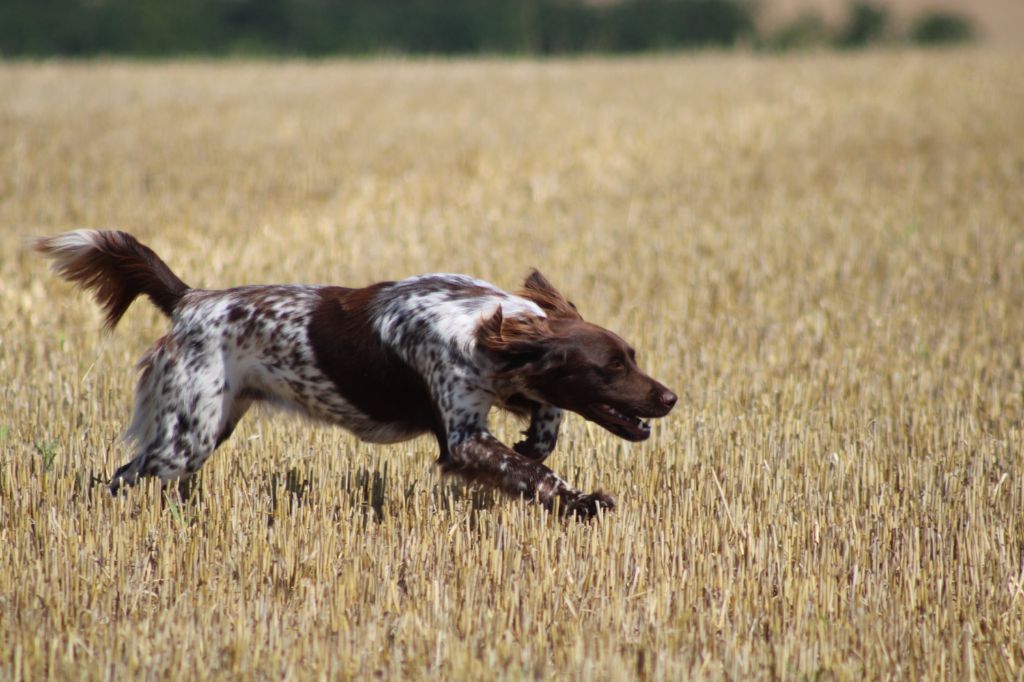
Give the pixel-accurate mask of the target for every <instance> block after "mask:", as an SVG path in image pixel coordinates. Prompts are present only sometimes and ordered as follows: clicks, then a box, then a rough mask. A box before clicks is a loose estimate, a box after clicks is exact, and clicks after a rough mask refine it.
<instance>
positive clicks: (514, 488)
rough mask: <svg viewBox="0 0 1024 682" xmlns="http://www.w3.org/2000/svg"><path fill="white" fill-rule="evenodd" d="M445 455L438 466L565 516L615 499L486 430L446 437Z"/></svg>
mask: <svg viewBox="0 0 1024 682" xmlns="http://www.w3.org/2000/svg"><path fill="white" fill-rule="evenodd" d="M448 451H449V459H447V460H446V461H445V462H444V463H443V464H442V468H443V469H444V471H445V472H447V473H452V474H456V475H458V476H460V477H462V478H464V479H466V480H468V481H474V482H478V483H483V484H486V485H490V486H493V487H495V488H498V489H499V490H502V491H504V492H506V493H508V494H509V495H512V496H521V497H526V498H529V499H533V498H536V499H538V500H539V501H540V503H541V504H543V505H544V506H545V507H546V508H548V509H552V508H554V507H555V506H556V503H557V506H558V508H559V510H560V511H561V512H562V513H563V514H565V515H567V516H576V517H580V518H590V517H592V516H594V515H595V514H597V510H598V509H612V508H614V507H615V499H614V498H612V497H611V496H609V495H605V494H604V493H601V492H594V493H584V492H582V491H580V490H576V489H575V488H573V487H572V486H570V485H569V484H568V483H566V482H565V481H564V480H562V479H561V478H560V477H559V476H558V475H556V474H555V472H553V471H551V469H549V468H547V467H546V466H544V465H543V464H541V463H540V462H538V461H535V460H533V459H530V458H528V457H525V456H523V455H521V454H519V453H518V452H516V451H515V450H512V449H511V448H509V447H508V446H506V445H505V444H504V443H502V442H501V441H499V440H498V439H497V438H495V437H494V436H493V435H491V433H490V432H488V431H486V430H481V431H477V432H474V433H471V434H465V435H458V434H457V435H456V436H455V437H454V438H449V442H448Z"/></svg>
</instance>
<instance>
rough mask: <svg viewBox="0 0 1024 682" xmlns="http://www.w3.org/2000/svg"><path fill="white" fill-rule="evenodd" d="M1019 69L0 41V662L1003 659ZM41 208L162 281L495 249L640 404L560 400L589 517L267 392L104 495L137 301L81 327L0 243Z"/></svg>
mask: <svg viewBox="0 0 1024 682" xmlns="http://www.w3.org/2000/svg"><path fill="white" fill-rule="evenodd" d="M1022 73H1024V56H1022V55H1020V54H1017V53H1008V52H1002V53H1000V52H993V51H966V52H886V53H872V54H859V55H840V56H836V55H825V54H817V55H804V56H794V57H784V58H764V57H756V56H751V55H735V56H731V55H717V54H706V55H695V56H687V57H663V58H651V59H636V60H628V61H600V60H580V61H565V62H545V63H538V62H533V61H512V62H503V61H473V62H447V61H437V62H404V61H366V62H341V63H339V62H310V63H306V62H290V63H282V64H277V63H231V62H226V63H204V62H177V63H175V62H172V63H163V64H145V63H104V62H94V63H88V64H76V63H70V64H67V63H59V62H57V63H39V64H32V63H23V64H7V65H3V66H0V91H2V92H3V93H4V94H3V97H2V98H0V140H2V144H0V248H2V253H3V258H2V260H0V325H2V326H0V329H2V332H0V334H2V335H0V376H2V377H3V380H2V382H0V444H2V445H0V547H2V549H0V678H3V679H8V680H21V679H29V680H37V679H44V678H87V679H98V678H107V679H114V678H117V679H130V678H152V679H160V678H171V677H179V676H182V675H187V676H189V677H204V678H207V677H208V678H234V677H241V678H248V677H255V678H262V679H281V678H284V679H300V678H327V679H347V678H366V677H370V676H375V677H378V676H379V677H383V678H388V679H404V678H421V679H422V678H431V679H526V678H531V679H533V678H536V679H559V680H562V679H569V680H617V679H627V678H637V679H664V680H674V679H680V678H686V677H690V678H696V679H705V678H706V679H723V678H727V679H749V678H789V679H805V678H812V679H861V678H863V677H868V678H912V679H913V678H947V679H949V678H951V679H973V678H978V679H996V678H1000V679H1014V678H1015V679H1022V678H1024V475H1022V473H1024V461H1022V452H1024V433H1022V425H1021V421H1022V417H1024V313H1022V311H1021V305H1022V301H1024V135H1022V134H1021V133H1022V122H1024V79H1022V78H1021V74H1022ZM77 227H103V228H119V229H126V230H129V231H132V232H134V233H135V234H137V235H138V236H139V237H140V238H141V239H142V240H143V241H144V242H146V243H148V244H149V245H151V246H152V247H153V248H154V249H155V250H156V251H157V252H158V253H159V254H160V255H161V256H163V257H164V259H165V260H166V261H167V262H168V263H169V264H170V265H171V266H172V268H173V269H174V270H175V271H176V272H177V273H178V274H180V275H181V276H182V278H183V279H185V281H187V282H188V283H190V284H192V285H193V286H207V287H226V286H231V285H238V284H244V283H257V282H305V283H338V284H348V285H363V284H367V283H370V282H373V281H377V280H381V279H394V278H399V277H405V276H407V275H411V274H415V273H422V272H432V271H454V272H465V273H469V274H472V275H476V276H479V277H483V278H485V279H489V280H491V281H493V282H495V283H497V284H498V285H499V286H503V287H506V288H516V287H517V286H519V284H520V283H521V282H522V279H523V277H524V276H525V275H526V274H527V272H528V270H529V267H530V266H536V267H538V268H540V269H541V270H542V271H543V272H544V273H545V274H546V275H547V276H548V277H549V278H550V279H551V280H552V281H553V282H554V283H555V284H556V285H557V286H559V287H560V288H561V289H562V290H563V291H564V292H565V293H566V294H567V295H568V296H569V297H570V298H572V299H573V300H574V301H575V303H576V304H577V305H578V306H579V309H580V310H581V312H582V313H583V315H584V316H585V317H587V318H588V319H590V320H593V321H595V322H598V323H599V324H602V325H605V326H607V327H609V328H611V329H613V330H616V331H617V332H619V333H620V334H622V335H623V336H624V337H625V338H626V339H628V340H629V341H630V342H631V343H632V344H633V345H634V346H635V347H636V348H637V351H638V357H639V362H640V365H641V366H642V367H643V368H645V369H646V370H648V371H649V372H650V373H652V374H653V375H654V376H655V377H657V378H658V379H660V380H662V381H664V382H665V383H666V384H667V385H669V386H670V387H672V388H673V389H675V390H676V391H677V392H678V393H679V396H680V400H679V404H678V405H677V406H676V409H675V410H674V411H673V412H672V414H671V415H669V416H668V417H667V418H665V419H662V420H657V421H655V423H654V424H653V427H654V433H653V435H652V437H651V438H650V439H649V440H648V441H646V442H643V443H639V444H629V443H625V442H624V441H619V440H616V439H615V438H614V437H613V436H611V435H610V434H608V433H607V432H605V431H603V430H601V429H600V428H599V427H597V426H595V425H592V424H589V423H587V422H585V421H584V420H583V419H582V418H579V417H576V416H570V417H568V418H567V421H566V423H565V424H564V425H563V431H562V436H561V439H560V441H559V445H558V448H557V449H556V451H555V454H554V456H553V457H552V458H551V459H550V460H549V463H550V465H551V466H552V468H553V469H555V470H556V471H557V472H559V473H560V474H562V475H563V476H564V477H565V478H567V479H568V480H569V481H570V482H573V483H576V484H578V485H579V486H580V487H582V488H584V489H587V490H592V489H596V488H600V489H603V490H606V491H608V492H611V493H613V494H615V495H616V496H617V498H618V508H617V509H616V510H615V511H614V512H612V513H610V514H607V515H604V516H603V517H602V518H599V519H596V520H595V521H593V522H590V523H576V522H571V521H567V520H563V519H560V518H558V517H555V516H553V515H551V514H549V513H547V512H545V511H544V510H543V509H541V508H540V507H538V506H537V505H532V504H527V503H525V502H523V501H518V500H510V499H505V498H502V497H498V496H495V495H492V494H490V493H488V492H485V491H479V490H475V489H467V488H465V487H464V486H462V485H461V484H459V483H457V482H455V481H452V480H449V479H444V478H441V477H440V475H439V474H438V472H437V470H436V469H435V467H434V465H433V461H434V459H435V457H436V454H437V453H436V444H435V442H434V441H433V440H432V439H431V438H427V437H424V438H421V439H418V440H414V441H410V442H408V443H405V444H401V445H394V446H375V445H364V444H360V443H358V442H356V440H355V439H354V438H352V437H351V436H349V435H348V434H346V433H344V432H343V431H341V430H337V429H332V428H330V427H326V426H320V425H317V424H313V423H309V422H304V421H302V420H299V419H297V418H294V417H289V416H287V415H277V414H269V413H264V414H259V413H254V414H250V415H248V416H247V417H246V419H245V420H243V422H242V424H241V425H240V427H239V429H238V430H237V431H236V432H235V434H234V436H233V437H232V438H231V439H230V440H229V441H228V442H227V443H226V444H225V445H224V446H222V447H221V449H220V450H218V451H217V453H216V454H215V455H214V456H213V457H212V458H211V459H210V461H209V462H208V463H207V465H206V466H205V467H204V468H203V470H202V473H201V476H200V485H199V490H198V491H197V493H196V495H195V496H194V497H193V498H192V499H190V500H186V501H182V500H181V499H179V498H178V497H177V494H176V493H175V494H167V495H165V494H163V493H162V492H161V490H160V488H159V486H158V485H155V484H146V485H143V486H140V487H138V488H135V489H133V490H132V491H131V492H130V494H129V495H128V496H126V497H124V498H121V499H113V498H111V497H110V496H109V495H108V494H107V491H106V489H105V487H104V485H103V483H104V482H105V481H106V480H107V479H108V478H109V477H110V475H111V474H112V473H113V471H114V469H115V468H116V467H117V466H118V465H120V464H122V463H124V462H125V461H127V460H128V458H129V453H128V451H127V449H126V447H125V445H124V444H123V443H122V442H120V441H119V435H120V434H121V432H122V431H123V429H124V428H125V427H126V426H127V423H128V419H129V416H130V411H131V407H132V389H133V385H134V380H135V371H134V363H135V362H136V360H137V359H138V358H139V357H140V356H141V354H142V353H143V351H144V350H145V348H146V347H147V346H148V345H149V344H150V343H152V342H153V341H154V340H155V339H156V338H157V337H158V336H160V335H161V334H162V333H163V330H164V329H165V328H166V322H165V320H163V319H162V318H161V317H160V316H159V314H158V313H157V312H156V311H155V309H154V308H153V307H152V306H151V305H150V304H149V303H148V302H146V301H139V302H137V303H136V304H135V306H134V307H133V308H132V309H131V310H130V311H129V312H128V315H127V316H126V318H125V320H124V321H123V323H122V325H121V326H120V327H119V328H118V329H117V330H116V331H115V332H114V333H113V334H105V333H103V332H102V331H101V325H102V319H101V315H100V313H99V310H98V309H97V308H96V306H94V305H93V304H92V302H91V301H90V299H89V298H88V296H86V295H85V294H83V293H82V292H80V291H78V290H76V289H75V288H73V287H72V286H70V285H68V284H66V283H64V282H61V281H59V280H58V279H57V278H56V277H55V276H53V275H52V273H50V272H49V271H48V269H47V266H46V263H45V262H44V261H43V259H41V258H39V257H38V255H37V254H34V253H32V252H31V250H30V249H29V248H28V241H29V239H30V237H32V236H35V235H40V234H52V233H56V232H61V231H65V230H68V229H73V228H77ZM494 428H495V430H496V432H497V433H498V434H499V435H501V436H502V437H503V438H504V439H505V440H506V441H514V440H515V438H516V436H517V434H516V432H517V431H518V430H519V429H521V428H522V425H520V424H517V423H514V422H512V421H505V420H502V419H498V420H497V421H496V423H495V424H494Z"/></svg>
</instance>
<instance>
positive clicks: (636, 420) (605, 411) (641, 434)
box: [583, 403, 651, 441]
mask: <svg viewBox="0 0 1024 682" xmlns="http://www.w3.org/2000/svg"><path fill="white" fill-rule="evenodd" d="M583 416H584V417H586V418H587V419H589V420H590V421H592V422H594V423H596V424H600V425H601V426H603V427H604V428H606V429H608V430H609V431H611V432H612V433H614V434H615V435H616V436H618V437H619V438H625V439H626V440H632V441H640V440H647V438H648V437H650V435H651V425H650V424H649V423H647V422H645V421H643V420H642V419H640V417H634V416H633V415H629V414H626V413H625V412H622V411H620V410H617V409H615V408H614V407H612V406H611V405H608V404H606V403H594V404H592V405H590V406H589V407H588V408H587V411H586V412H585V413H584V415H583Z"/></svg>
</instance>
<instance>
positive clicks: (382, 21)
mask: <svg viewBox="0 0 1024 682" xmlns="http://www.w3.org/2000/svg"><path fill="white" fill-rule="evenodd" d="M755 2H756V0H620V1H618V2H606V3H593V2H585V1H584V0H0V55H4V56H52V55H59V56H85V55H96V54H116V55H138V56H165V55H166V56H170V55H189V54H195V55H230V54H245V55H252V54H257V55H259V54H266V55H308V56H319V55H331V54H350V55H351V54H374V53H382V52H384V53H388V52H394V53H403V54H467V53H496V54H510V53H511V54H516V53H519V54H566V53H577V52H642V51H653V50H672V49H681V48H688V47H701V46H716V45H717V46H728V45H734V44H736V43H739V42H746V43H749V44H754V45H758V44H763V45H767V46H769V47H772V46H774V47H787V46H789V45H796V46H799V45H800V44H802V43H805V42H807V41H806V38H807V35H809V34H808V32H807V31H803V30H797V32H796V33H795V34H794V33H793V31H790V34H789V37H788V38H786V39H784V40H781V41H775V40H773V39H772V38H771V37H767V38H761V37H759V36H757V35H756V30H755V21H754V19H755V16H754V11H755V9H756V6H755ZM860 5H864V3H858V6H860ZM864 7H868V6H867V5H864ZM858 11H860V15H855V21H856V20H857V19H856V17H857V16H859V17H860V19H859V21H861V22H862V23H863V21H864V17H865V16H866V15H865V10H864V9H863V8H861V10H858ZM868 14H870V12H868ZM871 17H874V15H871V16H869V17H868V18H869V19H870V18H871ZM876 24H877V20H876ZM947 24H948V21H947ZM797 28H798V29H799V27H797ZM855 28H856V27H855ZM939 28H940V31H938V32H936V31H935V30H932V32H931V33H925V34H923V35H939V36H940V40H941V39H942V36H946V35H951V33H950V30H949V26H948V25H946V26H945V27H944V28H945V32H944V33H943V32H942V30H941V29H943V27H942V26H940V27H939ZM956 28H957V27H954V30H953V32H952V34H955V35H960V34H959V33H957V32H956V30H955V29H956ZM968 28H969V27H968ZM812 29H813V30H818V27H817V26H816V25H815V26H814V27H812ZM841 31H842V29H841ZM862 33H864V32H863V31H862ZM879 33H880V32H879V30H878V27H877V26H874V28H873V29H872V30H871V31H868V32H867V33H864V35H865V37H866V38H871V37H872V36H875V35H877V34H879ZM961 33H963V30H961ZM848 34H849V30H847V31H846V33H845V34H844V33H841V34H840V37H841V38H842V40H845V41H846V43H849V42H850V39H849V35H848ZM858 35H860V34H855V35H854V38H855V39H856V38H857V36H858ZM966 35H967V36H969V35H970V34H969V31H968V32H967V33H966ZM794 36H795V37H794ZM842 40H839V39H837V40H836V41H834V42H835V43H836V44H844V43H843V42H842Z"/></svg>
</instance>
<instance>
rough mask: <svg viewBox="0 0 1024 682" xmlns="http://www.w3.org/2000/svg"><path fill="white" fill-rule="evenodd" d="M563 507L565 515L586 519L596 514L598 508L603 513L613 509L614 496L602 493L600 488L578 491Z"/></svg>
mask: <svg viewBox="0 0 1024 682" xmlns="http://www.w3.org/2000/svg"><path fill="white" fill-rule="evenodd" d="M564 509H565V512H564V513H565V515H566V516H571V517H573V518H576V519H579V520H581V521H587V520H589V519H592V518H594V517H595V516H597V514H598V510H601V513H604V512H607V511H611V510H612V509H615V498H614V497H612V496H611V495H606V494H604V493H603V492H601V491H600V490H597V491H594V492H592V493H590V494H584V493H580V494H579V495H577V496H576V497H575V498H574V499H572V500H570V501H569V503H568V504H567V505H566V506H565V507H564Z"/></svg>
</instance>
